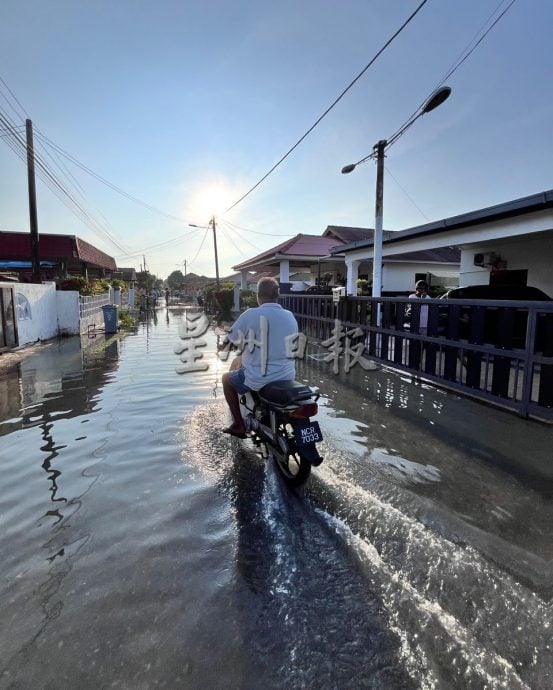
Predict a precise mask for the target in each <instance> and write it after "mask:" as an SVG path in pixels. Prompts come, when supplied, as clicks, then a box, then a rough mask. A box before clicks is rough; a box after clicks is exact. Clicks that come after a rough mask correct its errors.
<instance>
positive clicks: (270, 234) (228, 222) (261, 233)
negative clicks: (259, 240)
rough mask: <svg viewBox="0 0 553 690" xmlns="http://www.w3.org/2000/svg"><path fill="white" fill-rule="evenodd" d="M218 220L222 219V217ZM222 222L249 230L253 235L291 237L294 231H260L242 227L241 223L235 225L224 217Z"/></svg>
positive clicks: (244, 230) (245, 230) (239, 228)
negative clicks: (283, 233)
mask: <svg viewBox="0 0 553 690" xmlns="http://www.w3.org/2000/svg"><path fill="white" fill-rule="evenodd" d="M220 220H223V219H222V218H221V219H220ZM224 222H225V223H226V224H227V225H230V226H231V227H232V228H236V229H237V230H242V231H243V232H251V233H253V234H254V235H263V237H293V236H294V233H291V232H289V233H288V234H287V235H279V234H275V233H272V232H260V231H259V230H249V229H248V228H244V227H242V226H241V225H236V224H235V223H231V222H230V220H227V219H226V218H225V219H224Z"/></svg>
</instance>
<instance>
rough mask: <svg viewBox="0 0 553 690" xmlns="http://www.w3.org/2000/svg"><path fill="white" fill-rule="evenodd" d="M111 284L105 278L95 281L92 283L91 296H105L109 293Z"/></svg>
mask: <svg viewBox="0 0 553 690" xmlns="http://www.w3.org/2000/svg"><path fill="white" fill-rule="evenodd" d="M109 288H110V284H109V283H108V281H107V280H105V279H104V278H100V279H98V280H93V281H92V282H91V283H90V289H91V293H90V294H91V295H103V294H104V293H106V292H109Z"/></svg>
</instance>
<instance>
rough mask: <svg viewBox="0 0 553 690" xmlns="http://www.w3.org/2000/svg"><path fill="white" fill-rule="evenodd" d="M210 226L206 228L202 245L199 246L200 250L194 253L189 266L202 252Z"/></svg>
mask: <svg viewBox="0 0 553 690" xmlns="http://www.w3.org/2000/svg"><path fill="white" fill-rule="evenodd" d="M209 230H210V228H209V226H208V227H207V228H206V229H205V232H204V236H203V237H202V241H201V244H200V246H199V247H198V251H197V252H196V253H195V254H194V258H193V259H192V261H191V262H190V263H189V264H188V265H189V266H192V265H193V264H194V261H196V259H197V258H198V254H199V253H200V252H201V250H202V247H203V246H204V242H205V238H206V237H207V233H208V232H209Z"/></svg>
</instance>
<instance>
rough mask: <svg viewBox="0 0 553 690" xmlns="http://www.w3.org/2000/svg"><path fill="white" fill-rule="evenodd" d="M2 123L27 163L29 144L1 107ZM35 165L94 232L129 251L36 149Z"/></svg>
mask: <svg viewBox="0 0 553 690" xmlns="http://www.w3.org/2000/svg"><path fill="white" fill-rule="evenodd" d="M0 123H1V124H3V125H4V126H5V127H6V128H7V129H8V130H10V131H11V132H12V135H13V136H12V137H11V138H8V139H5V142H6V143H7V144H8V146H9V147H10V148H11V149H12V151H13V152H14V153H15V154H16V156H17V157H18V158H19V159H20V160H21V161H22V162H23V163H24V164H26V161H27V144H26V141H25V139H24V138H23V136H22V135H21V134H20V133H19V132H18V131H17V128H16V126H15V124H14V123H13V122H11V120H10V118H9V115H8V114H7V113H6V112H5V111H4V110H3V109H2V108H0ZM35 165H36V172H37V175H38V177H39V178H40V179H41V180H42V182H43V183H44V184H45V185H46V186H47V187H48V188H49V189H50V191H51V192H52V193H53V194H54V195H55V196H57V197H58V199H60V201H61V202H62V203H63V204H64V205H65V206H66V207H67V208H68V209H69V210H70V211H71V212H72V213H74V214H75V215H76V216H77V217H78V218H79V219H80V220H81V221H82V222H83V223H84V224H85V225H87V226H88V227H89V229H91V230H92V231H93V232H95V233H96V234H98V235H99V236H100V237H102V239H104V240H106V239H107V240H108V241H109V242H111V243H112V244H113V245H114V246H115V247H117V248H118V249H119V251H121V252H125V251H127V250H126V248H125V247H123V246H122V245H121V244H120V243H119V242H118V241H117V240H116V239H115V238H114V237H113V236H112V235H111V234H110V233H109V232H108V231H107V230H106V229H105V228H103V227H102V225H101V224H100V223H99V222H98V221H97V220H96V219H95V218H94V217H93V216H92V215H91V214H90V213H89V212H88V211H87V210H86V209H85V208H84V207H83V206H82V204H81V203H80V202H79V201H78V199H77V198H75V194H74V192H73V193H72V192H71V191H70V190H68V189H67V188H66V187H65V186H64V184H63V183H62V182H61V181H60V180H59V178H58V177H57V176H56V175H55V173H54V172H53V171H52V170H51V169H50V167H49V166H48V164H47V163H46V162H45V161H44V159H43V158H42V157H41V156H40V154H38V152H36V151H35Z"/></svg>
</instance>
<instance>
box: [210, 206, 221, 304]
mask: <svg viewBox="0 0 553 690" xmlns="http://www.w3.org/2000/svg"><path fill="white" fill-rule="evenodd" d="M209 222H210V223H211V225H212V227H213V248H214V249H215V282H216V285H217V290H218V289H219V259H218V257H217V231H216V230H215V216H213V217H212V218H211V220H210V221H209Z"/></svg>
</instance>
